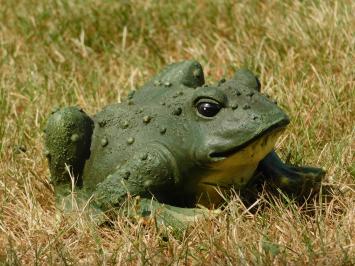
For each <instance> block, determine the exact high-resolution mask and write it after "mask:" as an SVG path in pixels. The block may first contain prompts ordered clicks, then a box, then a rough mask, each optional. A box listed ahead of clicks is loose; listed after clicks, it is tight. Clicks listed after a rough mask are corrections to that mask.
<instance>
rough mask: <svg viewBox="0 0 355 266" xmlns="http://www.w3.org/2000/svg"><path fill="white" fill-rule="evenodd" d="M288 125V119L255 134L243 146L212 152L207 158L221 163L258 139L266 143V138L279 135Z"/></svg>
mask: <svg viewBox="0 0 355 266" xmlns="http://www.w3.org/2000/svg"><path fill="white" fill-rule="evenodd" d="M289 123H290V120H289V119H288V118H285V119H282V120H280V121H278V122H277V123H275V124H273V125H272V126H271V127H268V128H267V129H266V130H263V131H261V132H260V133H259V134H256V135H255V136H254V137H253V138H251V139H250V140H248V141H246V142H244V143H243V144H241V145H238V146H236V147H233V148H231V149H226V150H224V151H213V152H211V153H210V154H209V157H210V158H211V159H212V161H221V160H224V159H227V158H228V157H231V156H232V155H234V154H236V153H238V152H239V151H241V150H243V149H245V148H246V147H248V146H250V145H251V144H252V143H254V142H256V141H257V140H259V139H264V140H265V141H267V139H268V136H275V135H279V134H280V133H281V132H282V131H284V129H285V128H286V126H287V125H288V124H289Z"/></svg>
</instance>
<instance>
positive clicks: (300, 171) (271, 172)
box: [259, 151, 325, 197]
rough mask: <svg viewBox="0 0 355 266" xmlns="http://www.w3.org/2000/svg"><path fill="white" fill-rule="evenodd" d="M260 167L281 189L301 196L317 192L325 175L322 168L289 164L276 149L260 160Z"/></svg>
mask: <svg viewBox="0 0 355 266" xmlns="http://www.w3.org/2000/svg"><path fill="white" fill-rule="evenodd" d="M259 169H260V170H261V171H262V173H263V174H264V175H265V176H266V177H268V178H271V180H272V182H273V183H274V184H275V185H276V186H277V187H279V188H280V189H281V190H283V191H285V192H286V193H288V194H291V195H293V196H301V197H307V196H309V195H310V194H312V193H314V192H317V191H318V190H319V188H320V185H321V181H322V178H323V177H324V175H325V171H324V170H322V169H320V168H314V167H297V166H291V165H287V164H285V163H283V162H282V161H281V159H280V158H279V156H278V155H277V154H276V152H275V151H272V152H271V153H269V154H268V155H267V156H266V157H265V158H264V159H263V160H262V161H261V162H260V164H259Z"/></svg>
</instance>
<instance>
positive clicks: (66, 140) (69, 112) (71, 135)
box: [45, 107, 93, 194]
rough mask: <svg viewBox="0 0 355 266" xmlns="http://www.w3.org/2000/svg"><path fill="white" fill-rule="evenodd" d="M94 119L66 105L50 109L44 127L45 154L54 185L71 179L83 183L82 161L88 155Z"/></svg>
mask: <svg viewBox="0 0 355 266" xmlns="http://www.w3.org/2000/svg"><path fill="white" fill-rule="evenodd" d="M92 131H93V121H92V120H91V118H90V117H89V116H88V115H86V114H85V113H84V112H83V111H82V110H81V109H79V108H77V107H65V108H61V109H58V110H56V111H54V112H52V114H51V116H50V117H49V119H48V122H47V125H46V128H45V133H46V134H45V145H46V150H45V155H46V157H47V159H48V164H49V170H50V172H51V181H52V182H53V184H54V186H55V188H56V194H57V188H58V189H59V190H62V188H63V186H65V185H66V184H67V185H68V186H67V187H68V189H69V191H70V187H71V186H70V185H71V182H72V178H71V176H70V174H69V172H68V169H67V167H69V169H70V172H71V173H72V176H73V177H74V182H75V184H76V185H77V186H79V187H80V186H82V178H81V175H82V171H83V168H84V163H85V160H86V159H87V158H89V156H90V143H91V135H92Z"/></svg>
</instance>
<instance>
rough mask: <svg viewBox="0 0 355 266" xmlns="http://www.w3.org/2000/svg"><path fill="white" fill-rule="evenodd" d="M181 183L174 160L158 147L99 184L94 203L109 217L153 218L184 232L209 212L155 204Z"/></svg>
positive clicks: (134, 157)
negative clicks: (118, 215)
mask: <svg viewBox="0 0 355 266" xmlns="http://www.w3.org/2000/svg"><path fill="white" fill-rule="evenodd" d="M179 181H180V177H179V173H178V170H177V169H176V164H175V163H174V158H173V156H171V154H170V152H169V151H168V150H167V149H166V148H165V147H161V146H159V145H157V146H154V147H153V148H147V149H146V150H143V151H140V152H139V153H137V154H135V155H134V156H133V157H132V158H131V159H130V160H129V161H128V162H126V163H125V164H123V165H122V166H120V167H118V169H117V170H116V171H115V172H114V173H112V174H110V175H109V176H108V177H107V178H106V179H105V180H104V181H103V182H101V183H100V184H98V185H97V186H96V189H95V192H94V197H93V200H94V202H93V203H94V205H95V206H96V207H98V208H100V209H101V210H103V211H104V212H106V213H108V214H111V213H114V214H115V213H119V214H124V215H127V216H129V217H132V216H135V217H136V216H140V217H146V216H147V215H153V216H155V217H156V218H157V221H158V223H165V224H167V225H171V226H173V227H174V228H175V229H183V228H185V227H186V226H187V225H188V224H189V223H190V222H193V221H195V220H196V219H197V218H199V217H201V216H202V215H205V214H207V210H203V209H197V208H196V209H195V208H179V207H174V206H170V205H167V204H162V203H160V202H158V201H157V200H156V198H164V195H163V194H166V195H168V194H169V191H174V189H177V188H178V183H179ZM166 195H165V196H166ZM129 198H131V199H133V200H132V201H130V200H128V199H129ZM130 202H133V203H135V204H133V205H132V204H130Z"/></svg>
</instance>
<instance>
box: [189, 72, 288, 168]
mask: <svg viewBox="0 0 355 266" xmlns="http://www.w3.org/2000/svg"><path fill="white" fill-rule="evenodd" d="M191 101H192V102H191V104H192V106H193V113H194V114H193V115H194V117H195V121H196V122H197V124H198V130H197V132H193V133H192V134H193V135H195V145H194V147H193V149H192V152H193V157H194V160H195V161H196V162H198V163H200V164H201V165H202V166H206V165H208V166H210V165H212V166H214V167H216V168H219V169H221V170H223V171H224V170H225V168H233V167H235V165H238V163H240V164H243V163H244V164H245V163H249V162H250V163H252V161H255V163H256V164H257V163H258V162H259V161H260V160H261V159H263V158H264V157H265V156H266V155H267V154H268V153H269V152H270V151H271V150H272V149H273V147H274V145H275V142H276V140H277V138H278V136H279V135H280V133H281V132H282V131H283V129H284V128H285V127H286V125H287V124H288V123H289V118H288V117H287V115H286V114H285V113H284V112H283V111H282V110H281V109H280V108H279V107H278V106H277V105H276V104H275V102H273V101H271V100H269V99H268V97H266V96H264V95H262V94H261V92H260V83H259V81H258V79H257V78H256V77H255V76H254V75H253V74H252V73H251V72H250V71H248V70H246V69H241V70H239V71H237V72H236V74H235V76H234V77H233V78H232V79H231V80H229V81H223V80H222V81H220V82H219V83H218V84H217V85H215V86H203V87H198V88H196V89H195V91H194V94H193V96H192V99H191ZM238 161H240V162H238ZM232 165H233V166H232ZM231 171H232V170H231Z"/></svg>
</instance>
